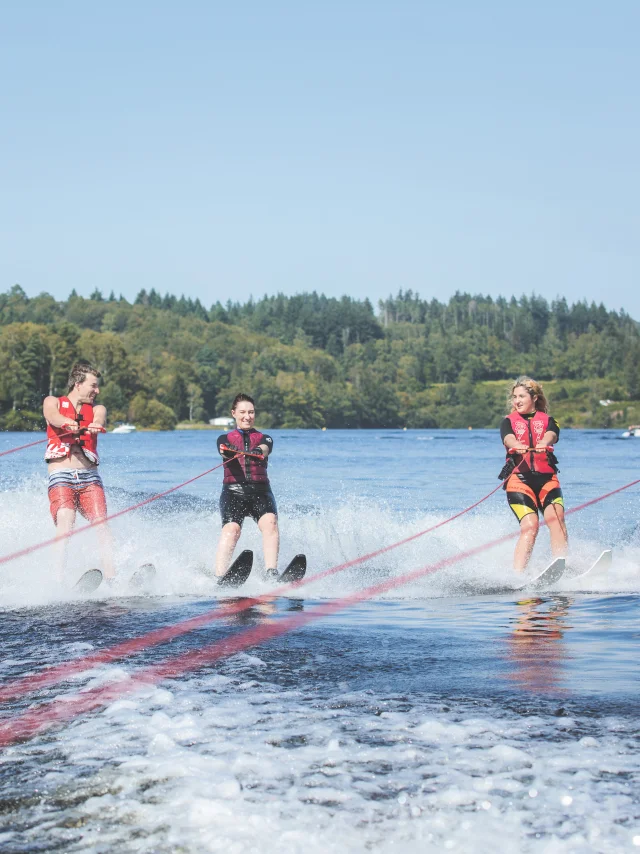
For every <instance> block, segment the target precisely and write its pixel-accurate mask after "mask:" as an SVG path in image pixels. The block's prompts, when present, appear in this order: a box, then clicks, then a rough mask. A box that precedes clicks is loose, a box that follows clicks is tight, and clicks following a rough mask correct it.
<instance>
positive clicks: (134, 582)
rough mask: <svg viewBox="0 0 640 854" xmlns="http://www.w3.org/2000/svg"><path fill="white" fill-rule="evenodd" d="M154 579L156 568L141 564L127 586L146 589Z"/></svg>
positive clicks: (151, 565)
mask: <svg viewBox="0 0 640 854" xmlns="http://www.w3.org/2000/svg"><path fill="white" fill-rule="evenodd" d="M155 577H156V568H155V566H154V565H153V564H152V563H143V564H142V565H141V566H139V567H138V569H136V571H135V572H134V573H133V575H132V576H131V578H130V579H129V584H130V585H131V586H132V587H137V588H139V589H143V588H145V587H148V586H149V585H150V584H151V583H152V582H153V580H154V578H155Z"/></svg>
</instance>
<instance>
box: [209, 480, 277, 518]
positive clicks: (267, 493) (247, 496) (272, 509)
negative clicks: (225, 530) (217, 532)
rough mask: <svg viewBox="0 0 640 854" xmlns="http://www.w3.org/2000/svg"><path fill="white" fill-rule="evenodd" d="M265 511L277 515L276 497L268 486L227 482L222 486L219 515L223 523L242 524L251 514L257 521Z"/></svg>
mask: <svg viewBox="0 0 640 854" xmlns="http://www.w3.org/2000/svg"><path fill="white" fill-rule="evenodd" d="M265 513H274V514H275V515H276V516H277V515H278V508H277V507H276V499H275V498H274V497H273V492H271V489H270V488H267V489H259V488H256V487H255V486H254V487H251V486H249V487H247V486H240V487H237V486H232V485H229V484H227V485H226V486H223V487H222V495H221V496H220V515H221V516H222V524H223V525H226V524H227V523H228V522H237V524H238V525H242V523H243V521H244V519H245V517H246V516H251V518H252V519H254V520H255V521H256V522H257V521H258V519H260V517H261V516H264V514H265Z"/></svg>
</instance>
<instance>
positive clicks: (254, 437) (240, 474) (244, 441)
mask: <svg viewBox="0 0 640 854" xmlns="http://www.w3.org/2000/svg"><path fill="white" fill-rule="evenodd" d="M263 438H264V433H260V431H259V430H254V429H253V428H251V430H237V429H236V430H232V431H231V432H230V433H227V442H228V443H229V445H233V446H234V448H239V449H240V450H241V451H247V452H250V451H253V450H254V448H257V447H258V445H259V444H260V443H261V442H262V440H263ZM267 464H268V460H267V458H266V457H265V458H264V460H256V459H255V458H253V457H236V458H235V460H231V462H230V463H227V465H226V466H225V467H224V479H223V481H222V482H223V483H264V484H268V483H269V476H268V475H267Z"/></svg>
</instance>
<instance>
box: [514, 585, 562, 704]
mask: <svg viewBox="0 0 640 854" xmlns="http://www.w3.org/2000/svg"><path fill="white" fill-rule="evenodd" d="M571 604H572V603H571V600H570V599H568V598H567V597H566V596H554V597H553V598H552V599H550V600H549V599H524V600H522V601H520V602H518V603H517V608H518V613H517V616H516V620H515V627H514V629H513V631H512V633H511V634H510V635H509V637H508V639H507V647H508V655H507V658H508V660H509V661H510V662H511V663H512V664H513V665H514V669H513V671H512V672H511V673H509V674H508V676H507V678H508V679H510V680H512V681H514V682H517V683H518V684H519V685H521V686H522V687H523V688H525V689H526V690H528V691H532V692H534V693H537V692H540V691H551V690H553V691H554V692H557V691H558V690H562V687H561V676H562V668H563V665H564V662H565V660H566V658H567V654H566V650H565V645H564V634H565V632H566V631H567V630H568V629H570V628H571V626H570V625H569V623H568V622H567V615H568V613H569V608H570V606H571Z"/></svg>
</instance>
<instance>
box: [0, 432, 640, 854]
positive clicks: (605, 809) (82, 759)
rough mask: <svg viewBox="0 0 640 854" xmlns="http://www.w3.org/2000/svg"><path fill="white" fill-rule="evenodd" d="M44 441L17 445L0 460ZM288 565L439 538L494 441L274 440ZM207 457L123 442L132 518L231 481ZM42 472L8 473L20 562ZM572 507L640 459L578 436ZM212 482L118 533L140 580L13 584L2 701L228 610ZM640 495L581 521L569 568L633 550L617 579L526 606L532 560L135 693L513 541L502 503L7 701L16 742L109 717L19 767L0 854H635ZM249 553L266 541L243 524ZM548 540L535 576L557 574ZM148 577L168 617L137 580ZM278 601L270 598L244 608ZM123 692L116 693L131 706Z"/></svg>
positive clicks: (407, 596) (494, 562)
mask: <svg viewBox="0 0 640 854" xmlns="http://www.w3.org/2000/svg"><path fill="white" fill-rule="evenodd" d="M35 438H37V437H34V436H32V435H25V434H21V435H20V434H2V435H0V451H1V450H4V449H6V448H10V447H14V446H16V445H18V444H21V443H24V442H25V441H29V440H32V441H33V440H34V439H35ZM274 438H275V450H274V456H273V458H272V464H271V466H270V472H271V477H272V483H273V488H274V492H275V494H276V497H277V499H278V502H279V508H280V522H281V530H282V557H283V564H284V563H286V562H287V561H288V560H289V559H290V558H291V557H292V556H293V555H294V554H295V553H297V552H299V551H303V552H305V553H306V554H307V555H308V558H309V576H310V577H312V576H313V575H314V573H316V572H319V571H321V570H323V569H327V568H328V567H331V566H333V565H335V564H338V563H341V562H343V561H347V560H350V559H352V558H354V557H357V556H358V555H360V554H365V553H368V552H371V551H374V550H376V549H378V548H381V547H383V546H385V545H388V544H390V543H392V542H394V541H397V540H399V539H401V538H403V537H406V536H408V535H410V534H413V533H416V532H418V531H421V530H423V529H425V528H427V527H429V526H430V525H433V524H435V523H436V522H439V521H442V520H444V519H446V518H447V517H448V516H449V515H451V514H453V513H455V512H457V511H459V510H461V509H462V508H464V507H465V506H467V505H468V504H470V503H472V502H473V501H476V500H477V499H479V498H481V497H482V496H483V495H485V494H486V493H488V492H489V490H490V489H492V488H493V486H494V485H495V484H496V483H497V481H496V475H497V472H498V471H499V470H500V468H501V466H502V455H501V450H500V443H499V439H498V438H497V436H496V433H495V432H490V431H473V432H466V431H465V432H456V431H408V432H400V431H370V432H363V431H358V432H355V431H354V432H340V431H328V432H326V433H320V432H311V431H274ZM214 440H215V434H214V433H208V432H204V433H195V432H194V433H187V432H184V433H173V434H139V435H129V436H106V437H104V438H103V439H102V441H101V447H102V455H103V460H104V463H103V466H102V473H103V478H104V481H105V485H106V488H107V492H108V500H109V509H110V511H111V512H114V511H116V510H119V509H121V508H124V507H126V506H128V505H130V504H133V503H135V502H136V501H140V500H142V499H144V498H145V497H148V496H149V495H151V494H153V493H155V492H158V491H161V490H163V489H167V488H169V487H170V486H173V485H174V484H177V483H179V482H181V481H183V480H186V479H188V478H189V477H192V476H194V475H196V474H199V473H200V472H201V471H203V470H205V469H206V468H209V467H210V466H212V465H215V464H216V462H217V458H216V455H215V453H214V447H215V441H214ZM41 451H42V448H41V447H38V448H34V449H31V450H27V451H24V452H21V453H19V454H15V455H11V456H7V457H3V458H0V475H1V481H0V489H1V491H0V510H1V512H2V517H1V518H2V522H1V523H0V552H1V553H2V554H8V553H10V552H13V551H16V550H18V549H20V548H23V547H26V546H29V545H31V544H34V543H37V542H39V541H41V540H44V539H47V538H49V537H50V536H51V535H52V534H53V526H52V523H51V519H50V517H49V515H48V502H47V497H46V476H45V467H44V464H42V463H41V462H40V459H41V456H42V454H41ZM559 456H560V458H561V480H562V485H563V488H564V491H565V499H566V503H567V507H568V508H570V507H575V506H577V505H578V504H580V503H581V502H583V501H587V500H589V499H591V498H593V497H595V496H597V495H599V494H602V493H604V492H607V491H608V490H611V489H614V488H616V487H618V486H621V485H623V484H625V483H628V482H629V481H631V480H633V479H634V478H635V477H636V476H637V472H638V459H639V457H640V441H637V440H629V441H623V440H619V439H618V438H617V434H616V433H614V432H603V431H592V432H582V431H581V432H578V431H575V432H571V431H564V433H563V436H562V441H561V443H560V445H559ZM220 480H221V475H220V472H214V473H213V474H211V475H208V476H207V477H205V478H202V479H201V480H198V481H196V482H195V483H193V484H190V485H189V486H188V487H186V488H185V489H184V490H181V491H179V492H177V493H175V494H173V495H171V496H168V497H167V498H164V499H161V500H160V501H158V502H156V503H154V504H151V505H149V506H148V507H146V508H144V509H142V510H139V511H136V512H134V513H132V514H130V515H126V516H124V517H122V518H120V519H118V520H117V521H115V522H114V523H113V533H114V536H115V538H116V551H117V559H118V565H119V569H120V577H119V580H118V582H117V584H116V585H115V586H114V588H112V589H110V590H106V591H105V590H100V591H98V593H97V594H95V595H94V596H93V597H92V598H80V597H77V596H74V595H73V594H72V593H71V592H70V589H69V587H70V584H71V582H72V581H73V580H74V579H75V578H76V577H77V576H78V575H79V574H80V573H81V572H82V571H83V570H84V569H87V568H89V567H91V566H95V565H99V558H98V557H97V556H96V551H95V550H96V539H95V533H94V532H92V531H90V532H87V533H85V534H81V535H80V536H77V537H75V538H74V539H73V541H72V546H71V547H70V550H69V558H68V565H67V573H68V575H67V580H66V582H67V583H66V584H65V586H63V587H61V586H60V585H59V584H57V583H56V582H55V580H54V579H53V577H52V557H51V554H50V552H49V550H43V551H40V552H36V553H34V554H32V555H30V556H28V557H25V558H22V559H20V560H17V561H14V562H11V563H8V564H5V565H3V566H0V604H1V605H2V622H1V623H0V638H1V640H2V648H3V661H2V665H1V670H0V679H1V683H2V684H6V683H7V682H8V681H9V680H10V679H13V678H16V677H18V676H25V675H28V674H33V673H38V672H40V671H41V669H42V668H44V667H47V666H50V665H52V664H56V663H59V662H63V661H68V660H70V659H74V658H78V657H81V656H83V655H86V654H87V653H90V652H91V651H95V650H97V649H100V648H104V647H107V646H109V645H111V644H114V643H117V642H120V641H123V640H126V639H127V638H132V637H136V636H138V635H141V634H144V633H145V632H147V631H150V630H151V629H154V628H159V627H162V626H167V625H170V624H173V623H177V622H179V621H182V620H185V619H187V618H189V617H194V616H196V615H199V614H205V613H207V612H211V611H213V610H217V609H219V608H220V607H223V602H222V601H221V599H220V598H219V597H218V596H217V595H216V591H215V589H214V586H213V583H212V581H211V579H210V578H209V577H208V575H207V570H208V569H209V568H210V566H211V563H212V557H213V553H214V551H215V546H216V542H217V538H218V533H219V520H218V517H217V495H218V493H219V487H220ZM638 521H639V515H638V487H635V488H633V489H630V490H628V491H626V492H623V493H620V494H619V495H616V496H613V497H612V498H610V499H608V500H606V501H604V502H603V503H601V504H599V505H596V506H595V507H591V508H588V509H586V510H584V511H583V512H581V513H578V514H576V515H575V516H572V517H570V518H569V530H570V536H571V547H572V554H571V559H570V563H571V565H572V567H573V568H574V569H575V570H578V569H580V568H583V567H587V566H588V565H589V564H590V563H591V562H592V561H593V560H594V559H595V558H596V557H597V556H598V554H599V553H600V551H601V550H602V549H604V548H613V549H614V561H613V566H612V569H611V570H610V572H609V574H608V576H605V577H604V578H602V579H599V580H598V581H597V582H588V581H582V582H573V583H571V582H570V581H567V582H563V584H561V585H560V588H559V589H558V591H555V592H553V593H548V594H544V595H539V596H537V597H533V596H530V597H526V596H523V595H522V594H520V595H519V596H518V595H515V594H511V595H495V594H494V595H482V589H483V588H484V589H487V587H488V586H489V587H490V586H491V585H494V586H496V584H497V585H499V584H501V583H505V582H507V581H508V580H509V578H510V577H511V570H510V561H511V552H512V548H513V542H508V543H505V544H503V545H500V546H498V547H496V548H493V549H491V550H488V551H486V552H483V553H482V554H480V555H477V556H476V557H474V558H473V559H469V560H465V561H462V562H460V563H458V564H454V565H452V566H450V567H448V568H446V569H443V570H441V571H439V572H435V573H433V574H428V575H426V576H424V577H422V578H420V579H418V580H414V581H413V582H411V583H410V584H408V585H402V586H401V587H398V588H396V589H391V590H389V591H388V592H386V593H385V594H384V595H382V596H377V597H375V598H374V599H372V600H369V601H366V602H364V603H362V604H360V605H358V606H355V607H350V608H347V609H345V610H343V611H341V612H339V613H337V614H334V615H333V616H331V617H326V618H324V619H322V620H318V621H314V622H312V623H310V624H309V625H307V626H305V627H303V628H300V629H298V630H297V631H294V632H292V633H288V634H286V635H284V636H282V637H279V638H275V639H273V640H271V641H269V642H268V643H265V644H262V645H259V646H254V647H251V648H248V649H247V650H246V651H245V652H242V653H240V654H237V655H235V656H233V657H231V658H228V659H224V660H222V661H220V662H218V663H216V664H210V665H208V666H205V667H200V668H199V669H196V670H189V669H187V670H185V671H184V672H181V673H180V674H179V675H176V676H175V677H174V678H172V679H166V680H161V681H159V682H157V683H155V684H149V685H148V686H147V687H145V688H143V689H141V690H137V691H131V692H129V691H128V690H127V685H128V683H130V682H131V679H132V677H135V675H136V673H138V672H140V670H141V669H142V668H144V667H146V666H148V665H152V664H155V663H159V662H163V661H165V660H167V659H169V658H171V657H173V656H176V655H178V654H180V653H183V652H185V651H187V650H194V649H198V648H201V647H204V646H206V645H209V644H211V643H213V642H215V641H216V640H219V639H222V638H224V637H227V636H229V635H230V634H233V633H237V632H243V631H246V630H247V629H250V628H252V627H255V626H260V625H262V626H264V627H268V626H270V625H272V624H273V622H274V621H276V622H277V621H281V620H286V619H289V618H291V617H292V616H295V615H300V614H306V613H308V612H309V611H310V610H312V609H313V608H314V607H316V606H317V605H318V604H321V603H324V602H327V601H332V600H336V599H339V598H341V597H343V596H345V595H347V594H350V593H353V592H354V591H356V590H360V589H362V588H363V587H366V586H368V585H372V584H376V583H379V582H382V581H385V580H389V579H393V578H399V577H400V576H401V575H402V574H403V573H405V572H407V571H409V570H411V569H415V568H418V567H421V566H428V565H431V564H433V563H434V562H436V561H438V560H440V559H442V558H445V557H448V556H451V555H454V554H456V553H459V552H462V551H464V550H466V549H469V548H473V547H475V546H477V545H480V544H481V543H485V542H489V541H491V540H493V539H496V538H499V537H501V536H503V535H505V534H508V533H510V532H512V531H514V530H515V521H514V519H513V518H512V516H511V514H510V512H509V511H508V509H507V507H506V503H505V500H504V493H502V492H498V493H497V494H496V495H494V496H493V497H492V498H490V499H489V500H488V501H487V502H485V503H484V504H482V505H481V506H480V507H479V508H478V509H477V510H475V511H473V513H472V514H470V515H468V516H465V517H463V518H461V519H458V520H456V521H454V522H452V523H451V524H450V525H446V526H444V527H443V528H441V529H439V530H437V531H435V532H434V533H432V534H428V535H427V536H425V537H423V538H421V539H417V540H415V541H413V542H412V543H411V544H409V545H406V546H403V547H401V548H400V549H398V550H397V551H392V552H390V553H388V554H386V555H383V556H381V557H378V558H375V559H372V560H369V561H367V562H366V563H365V564H364V565H363V566H356V567H353V568H351V569H348V570H345V571H343V572H341V573H338V574H336V575H334V576H332V577H331V578H327V579H325V580H323V581H320V582H316V583H310V584H309V585H307V586H305V587H303V588H301V589H300V590H298V591H296V592H295V595H294V594H289V595H288V596H281V597H280V598H277V599H275V600H273V601H272V602H270V603H267V604H262V605H259V606H254V607H252V608H250V609H248V610H246V611H244V612H242V613H240V614H236V615H235V616H232V615H227V616H225V617H224V618H222V619H218V620H214V621H212V622H210V623H209V624H208V625H206V626H204V627H202V628H200V629H198V630H197V631H193V632H190V633H187V634H184V635H182V636H178V637H176V638H175V639H174V640H172V641H171V642H169V643H162V644H160V645H158V646H155V647H151V648H147V649H145V650H144V651H143V652H140V653H138V654H136V655H134V656H132V657H130V658H125V659H117V660H113V661H111V662H110V663H108V664H103V665H100V666H98V667H95V668H94V669H93V670H90V671H88V672H87V671H85V672H83V673H80V674H76V675H73V676H71V677H68V678H67V679H66V681H63V682H61V683H58V684H55V685H51V686H48V687H45V688H40V689H39V690H37V691H35V692H33V693H29V694H26V695H21V696H20V697H18V698H16V699H14V700H11V701H8V702H6V703H5V704H4V707H3V712H2V717H3V719H4V720H9V719H11V718H12V717H13V716H15V715H17V714H19V713H22V712H25V711H26V710H28V709H29V708H31V707H34V706H37V705H40V704H43V703H52V702H55V701H56V700H60V699H61V698H62V699H64V698H67V699H71V698H74V697H76V696H77V694H78V692H83V691H87V690H88V689H91V688H95V687H96V686H104V685H112V686H122V692H121V696H120V697H118V696H116V697H115V699H111V700H110V701H109V702H108V703H107V704H106V705H105V706H104V707H102V708H100V709H98V710H96V711H93V712H91V713H89V714H84V715H79V716H77V717H75V718H74V719H72V720H71V721H70V722H67V723H64V724H58V725H56V726H54V727H53V728H51V729H49V730H48V731H46V732H44V733H42V734H40V735H37V736H35V737H33V738H32V739H30V740H27V741H21V742H18V743H16V744H14V745H12V746H10V747H7V748H6V749H5V750H4V751H3V752H2V753H1V754H0V769H1V773H2V777H1V782H2V794H1V800H0V807H1V809H0V813H1V815H2V819H1V823H0V849H1V850H2V851H3V852H31V851H54V850H59V851H65V852H66V851H70V852H73V851H96V852H112V851H127V852H129V851H132V852H134V851H140V852H201V851H204V852H207V851H214V852H215V851H221V852H222V851H224V852H232V854H233V853H234V852H265V851H278V852H300V853H301V854H302V852H305V854H308V852H312V854H313V852H358V851H381V852H391V851H408V852H414V851H415V852H418V851H419V852H424V851H427V852H429V851H433V852H436V851H438V852H440V851H449V850H451V851H464V852H467V851H492V850H493V851H500V852H502V851H504V852H520V851H524V852H551V854H556V852H590V851H598V852H599V851H602V852H618V851H626V850H628V851H634V850H640V782H639V779H638V777H639V775H638V769H639V764H640V763H639V761H638V747H639V746H640V745H639V741H640V734H639V726H638V712H637V709H638V695H639V693H640V692H639V687H640V678H639V677H640V664H639V663H638V661H639V656H638V652H639V646H640V621H639V616H640V607H639V602H640V596H639V592H640V534H639V529H638ZM245 528H246V530H245V531H244V533H243V540H242V543H243V545H244V546H245V547H249V548H253V549H254V551H255V553H256V565H257V568H259V566H260V563H261V559H260V542H259V538H258V536H257V531H256V526H255V525H254V524H253V522H251V521H248V522H247V523H246V526H245ZM549 556H550V554H549V547H548V535H547V534H546V532H544V531H543V532H542V533H541V536H540V542H539V544H538V546H537V547H536V551H535V555H534V564H535V568H537V569H541V568H542V567H543V566H544V565H545V564H546V563H547V562H548V559H549ZM146 561H152V562H153V563H155V565H156V567H157V569H158V575H157V580H156V583H155V586H154V588H153V590H152V591H151V593H150V594H149V595H147V596H140V595H133V592H132V590H131V588H130V587H129V585H128V584H127V579H128V577H129V576H130V575H131V573H132V572H133V570H134V569H135V568H136V567H137V566H138V565H140V564H141V563H143V562H146ZM269 589H270V588H268V587H267V586H265V585H263V584H262V583H261V582H260V581H259V580H258V577H257V576H255V577H254V576H252V578H251V579H250V580H249V582H248V584H247V585H246V586H245V588H243V590H242V591H241V592H242V594H243V595H245V594H251V595H256V594H264V593H266V592H267V591H268V590H269ZM118 690H120V689H118Z"/></svg>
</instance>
